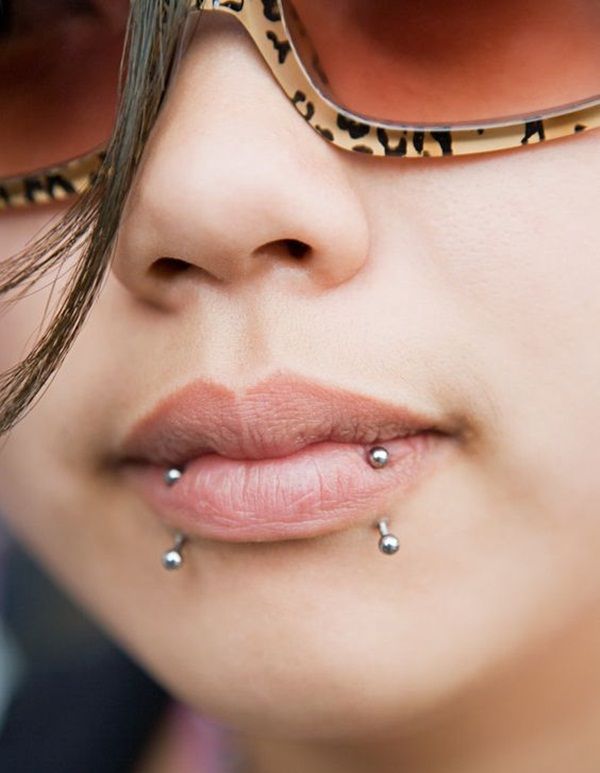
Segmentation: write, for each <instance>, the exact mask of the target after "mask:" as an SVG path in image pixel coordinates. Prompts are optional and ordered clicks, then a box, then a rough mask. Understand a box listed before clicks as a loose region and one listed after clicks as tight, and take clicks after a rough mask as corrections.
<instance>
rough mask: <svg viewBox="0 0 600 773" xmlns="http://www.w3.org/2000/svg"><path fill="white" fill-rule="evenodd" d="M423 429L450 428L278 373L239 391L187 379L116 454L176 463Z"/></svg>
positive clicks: (370, 440) (271, 453)
mask: <svg viewBox="0 0 600 773" xmlns="http://www.w3.org/2000/svg"><path fill="white" fill-rule="evenodd" d="M423 431H433V432H441V433H443V434H448V432H447V430H446V429H445V428H444V427H443V426H442V425H441V423H440V422H439V421H436V420H435V419H432V418H431V417H428V416H425V415H423V414H421V413H416V412H413V411H409V410H408V409H407V408H406V407H404V406H401V405H397V404H392V403H389V402H384V401H381V400H377V399H374V398H372V397H368V396H365V395H361V394H357V393H355V392H350V391H347V390H342V389H339V388H332V387H330V386H326V385H325V384H323V383H321V382H316V381H311V380H309V379H306V378H302V377H298V376H291V375H288V374H285V373H276V374H275V375H273V376H271V377H270V378H268V379H267V380H265V381H261V382H260V383H258V384H256V385H254V386H253V387H251V388H249V389H247V390H246V392H245V393H244V395H243V396H239V395H235V394H234V393H233V392H232V391H231V390H229V389H228V388H226V387H224V386H222V385H219V384H215V383H214V382H210V381H204V380H199V381H194V382H192V383H190V384H188V385H187V386H185V387H183V388H181V389H179V390H178V391H177V392H175V393H173V394H171V395H169V396H167V397H166V398H164V399H162V400H161V401H159V403H158V404H157V405H156V406H155V407H154V408H153V409H151V410H150V411H149V412H148V413H147V414H145V415H144V416H143V417H142V418H141V419H140V420H139V421H137V422H136V423H135V424H134V426H133V427H132V429H131V430H130V431H129V432H128V433H127V435H126V437H125V439H124V441H123V442H122V444H121V447H120V457H121V459H122V460H125V461H135V462H140V461H142V462H148V463H152V464H157V465H173V466H175V465H183V464H184V463H185V462H186V461H189V460H190V459H193V458H196V457H198V456H201V455H202V454H205V453H218V454H220V455H222V456H226V457H229V458H231V459H267V458H272V457H278V456H286V455H288V454H293V453H295V452H296V451H299V450H300V449H301V448H303V447H304V446H307V445H309V444H311V443H317V442H321V441H327V440H329V441H332V442H339V443H364V444H374V443H377V442H382V441H384V440H390V439H392V438H395V437H400V436H404V435H411V434H415V433H417V432H423Z"/></svg>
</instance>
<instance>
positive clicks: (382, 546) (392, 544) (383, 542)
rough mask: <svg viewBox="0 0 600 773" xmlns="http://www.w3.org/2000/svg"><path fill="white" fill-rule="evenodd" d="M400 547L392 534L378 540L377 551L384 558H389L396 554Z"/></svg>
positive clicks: (396, 538)
mask: <svg viewBox="0 0 600 773" xmlns="http://www.w3.org/2000/svg"><path fill="white" fill-rule="evenodd" d="M399 547H400V540H399V539H398V537H396V536H395V535H394V534H386V535H385V536H384V537H380V539H379V550H381V552H382V553H385V554H386V556H391V555H393V554H394V553H397V552H398V548H399Z"/></svg>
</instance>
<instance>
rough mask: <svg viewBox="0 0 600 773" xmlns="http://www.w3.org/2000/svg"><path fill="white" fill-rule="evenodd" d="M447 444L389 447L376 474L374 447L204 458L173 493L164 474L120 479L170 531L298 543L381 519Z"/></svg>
mask: <svg viewBox="0 0 600 773" xmlns="http://www.w3.org/2000/svg"><path fill="white" fill-rule="evenodd" d="M448 440H449V438H448V436H444V435H440V434H439V433H435V432H422V433H419V434H417V435H411V436H409V437H404V438H395V439H392V440H386V441H385V442H382V443H381V445H384V447H385V448H386V449H387V450H388V452H389V461H388V463H387V465H385V467H381V468H373V467H371V465H370V464H369V462H368V451H369V449H370V448H372V447H373V445H375V444H373V445H369V446H364V445H358V444H353V443H332V442H322V443H314V444H312V445H309V446H305V447H304V448H302V449H301V450H300V451H298V452H296V453H295V454H292V455H290V456H283V457H277V458H272V459H259V460H248V459H242V460H239V459H229V458H226V457H223V456H219V455H218V454H205V455H203V456H200V457H198V458H197V459H194V460H192V461H190V462H188V463H187V464H186V465H185V470H184V472H183V475H182V476H181V478H180V479H179V480H178V481H176V482H175V483H174V484H172V485H170V486H169V485H167V484H166V483H165V480H164V473H165V471H166V470H165V468H164V467H158V466H156V465H152V464H144V463H131V464H127V465H126V467H125V473H126V476H127V478H128V479H129V480H130V482H131V483H132V485H133V486H134V488H135V489H137V490H138V491H139V492H140V494H141V496H142V498H143V499H144V500H146V501H147V502H148V504H149V505H150V507H151V508H152V509H153V510H154V511H155V512H156V513H157V514H158V516H159V517H160V518H161V519H162V520H163V521H164V522H165V523H166V524H167V525H169V526H171V527H173V528H175V529H179V530H181V531H183V532H185V533H186V534H189V535H196V536H199V537H206V538H210V539H218V540H224V541H230V542H246V541H252V542H259V541H274V540H284V539H298V538H303V537H314V536H317V535H322V534H327V533H329V532H332V531H337V530H339V529H342V528H345V527H347V526H350V525H352V524H353V523H357V522H361V523H362V522H364V521H365V519H369V518H371V520H373V522H374V523H375V521H376V520H377V519H379V518H382V517H384V516H385V515H386V512H385V510H386V507H387V506H388V505H389V504H390V503H391V502H392V501H396V499H397V498H398V496H402V495H405V494H407V493H408V492H409V491H410V490H411V489H412V488H413V487H414V485H415V484H416V483H417V481H418V480H419V479H421V478H422V477H423V475H424V473H425V472H426V471H427V470H431V469H433V468H434V467H435V461H436V460H438V459H439V457H440V451H442V450H443V449H444V448H446V447H447V446H448V445H449V443H448Z"/></svg>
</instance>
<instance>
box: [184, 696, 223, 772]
mask: <svg viewBox="0 0 600 773" xmlns="http://www.w3.org/2000/svg"><path fill="white" fill-rule="evenodd" d="M172 712H173V714H172V716H173V721H174V722H175V726H176V732H177V736H178V748H179V749H180V764H179V765H178V767H177V769H178V770H181V773H230V771H232V767H231V765H232V749H231V743H230V740H229V736H230V731H229V730H228V728H227V727H225V726H223V725H221V724H219V723H218V722H215V721H214V720H212V719H209V718H208V717H206V716H201V715H199V714H195V713H194V712H193V711H191V710H190V709H189V708H187V707H186V706H184V705H183V704H181V703H174V704H173V706H172Z"/></svg>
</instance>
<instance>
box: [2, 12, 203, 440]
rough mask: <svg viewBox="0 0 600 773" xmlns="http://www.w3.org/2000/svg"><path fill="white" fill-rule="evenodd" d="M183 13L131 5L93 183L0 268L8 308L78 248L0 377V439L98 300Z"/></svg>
mask: <svg viewBox="0 0 600 773" xmlns="http://www.w3.org/2000/svg"><path fill="white" fill-rule="evenodd" d="M187 11H188V3H187V0H132V2H131V9H130V14H129V20H128V24H127V32H126V36H125V46H124V50H123V57H122V59H121V69H120V77H119V94H118V102H119V107H118V111H117V117H116V122H115V128H114V131H113V134H112V137H111V139H110V142H109V144H108V147H107V150H106V155H105V158H104V160H103V162H102V164H101V167H100V169H99V171H98V174H97V176H96V179H95V181H94V183H93V184H92V186H91V187H90V188H89V189H88V190H87V191H86V192H85V193H84V194H82V195H81V196H80V197H79V198H78V199H77V200H76V201H75V203H74V205H73V206H71V207H70V208H69V209H68V210H67V212H66V213H65V215H64V216H63V217H62V218H61V220H60V221H59V222H58V223H57V224H56V225H54V226H53V227H52V228H51V229H50V230H49V231H48V232H47V233H46V234H45V235H44V236H43V237H41V238H40V239H38V240H37V241H35V242H34V244H33V245H32V246H28V247H26V248H25V249H24V250H22V251H21V252H20V253H18V254H17V255H16V256H14V257H12V258H10V259H9V260H7V261H3V262H0V296H1V295H6V294H8V293H9V292H12V291H14V290H15V289H17V288H19V291H18V292H17V293H16V295H15V296H14V297H11V298H10V299H7V300H6V301H4V302H5V303H7V304H9V305H11V304H13V303H14V302H16V301H17V300H19V299H20V298H22V297H23V296H24V295H25V294H26V293H27V291H29V290H30V289H31V288H32V287H33V286H34V285H35V284H37V282H39V280H40V279H41V278H42V277H43V276H45V275H46V274H47V273H48V272H49V271H51V270H52V269H53V268H55V267H59V266H60V264H61V263H62V262H63V261H64V260H66V259H67V258H68V257H69V255H70V254H72V253H73V251H74V250H75V249H76V248H79V247H82V248H83V249H82V253H81V255H80V257H79V258H78V261H77V263H76V265H75V267H74V269H73V276H72V278H71V279H70V280H69V282H68V283H67V285H66V287H65V288H64V289H63V291H62V292H61V295H60V298H59V305H58V310H57V312H56V313H55V314H54V317H53V319H52V321H51V322H50V324H49V325H48V328H47V330H46V331H45V332H44V333H43V335H42V336H41V338H40V339H39V340H38V342H37V343H36V345H35V346H34V348H33V349H32V351H31V352H30V353H29V354H27V356H26V357H25V358H24V359H23V360H22V361H21V362H19V363H18V364H17V365H15V366H14V367H12V368H10V369H9V370H8V371H6V372H4V373H3V374H1V375H0V435H2V434H4V433H6V432H8V431H9V430H10V429H12V428H13V427H14V425H15V424H16V423H17V422H18V421H19V420H20V419H21V418H22V417H23V416H24V415H25V413H26V412H27V411H28V410H30V409H31V407H32V403H33V400H34V398H35V397H36V396H37V395H38V393H39V392H40V391H41V390H42V388H43V387H44V386H45V385H46V384H47V383H48V381H49V379H50V377H51V376H52V374H53V373H54V372H55V371H56V370H57V368H58V367H59V366H60V364H61V363H62V361H63V360H64V358H65V356H66V355H67V353H68V351H69V349H70V348H71V345H72V344H73V341H74V340H75V338H76V336H77V334H78V333H79V331H80V329H81V327H82V325H83V323H84V321H85V319H86V317H87V315H88V313H89V311H90V309H91V307H92V304H93V303H94V301H95V300H96V298H97V296H98V294H99V291H100V289H101V286H102V283H103V281H104V278H105V276H106V271H107V268H108V265H109V264H110V250H111V247H112V245H113V243H114V239H115V236H116V233H117V229H118V226H119V223H120V218H121V212H122V208H123V205H124V203H125V199H126V197H127V194H128V192H129V189H130V187H131V183H132V181H133V178H134V176H135V172H136V170H137V168H138V165H139V162H140V158H141V156H142V152H143V150H144V147H145V144H146V141H147V138H148V135H149V134H150V131H151V129H152V127H153V125H154V123H155V121H156V118H157V116H158V113H159V110H160V107H161V105H162V103H163V100H164V98H165V96H166V91H167V87H168V84H169V80H170V78H171V75H172V70H173V67H174V65H175V64H176V57H177V54H178V46H179V43H180V42H181V39H182V33H183V29H184V23H185V20H186V18H187Z"/></svg>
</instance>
